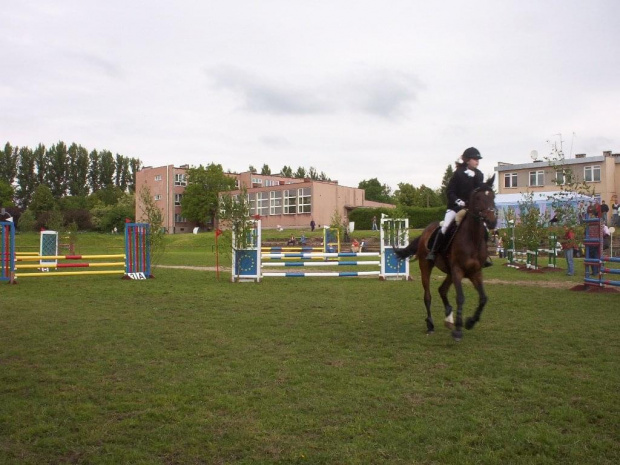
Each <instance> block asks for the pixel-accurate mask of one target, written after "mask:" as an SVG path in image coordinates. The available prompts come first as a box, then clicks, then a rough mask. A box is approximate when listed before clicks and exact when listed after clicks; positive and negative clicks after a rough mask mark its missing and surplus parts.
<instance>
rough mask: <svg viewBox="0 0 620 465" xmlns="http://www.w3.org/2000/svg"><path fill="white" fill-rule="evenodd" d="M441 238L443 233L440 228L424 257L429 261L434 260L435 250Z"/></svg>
mask: <svg viewBox="0 0 620 465" xmlns="http://www.w3.org/2000/svg"><path fill="white" fill-rule="evenodd" d="M442 239H443V234H442V232H441V229H440V230H439V231H437V234H436V235H435V240H434V241H433V245H432V246H431V250H429V251H428V255H427V256H426V259H427V260H428V261H429V262H434V261H435V253H436V251H437V247H438V246H439V245H440V244H441V241H442Z"/></svg>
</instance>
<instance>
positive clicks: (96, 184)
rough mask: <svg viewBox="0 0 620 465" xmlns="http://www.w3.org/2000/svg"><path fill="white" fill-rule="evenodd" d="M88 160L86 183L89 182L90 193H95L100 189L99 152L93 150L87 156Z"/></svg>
mask: <svg viewBox="0 0 620 465" xmlns="http://www.w3.org/2000/svg"><path fill="white" fill-rule="evenodd" d="M88 160H89V162H90V166H89V172H88V181H89V182H90V189H91V191H92V192H96V191H98V190H99V188H100V187H101V182H100V181H99V177H100V176H99V165H100V157H99V152H97V151H96V150H93V151H92V152H90V155H88Z"/></svg>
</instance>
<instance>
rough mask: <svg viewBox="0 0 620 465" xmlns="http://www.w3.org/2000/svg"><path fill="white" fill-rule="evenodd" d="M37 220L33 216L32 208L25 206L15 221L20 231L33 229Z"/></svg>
mask: <svg viewBox="0 0 620 465" xmlns="http://www.w3.org/2000/svg"><path fill="white" fill-rule="evenodd" d="M36 222H37V219H36V218H35V216H34V213H33V212H32V210H30V209H29V208H27V209H26V210H25V211H24V213H22V214H21V216H20V217H19V221H18V222H17V229H19V230H20V231H22V232H27V231H34V226H35V224H36Z"/></svg>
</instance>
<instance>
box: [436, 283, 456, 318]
mask: <svg viewBox="0 0 620 465" xmlns="http://www.w3.org/2000/svg"><path fill="white" fill-rule="evenodd" d="M450 286H452V276H451V275H447V276H446V279H444V280H443V283H441V286H439V296H440V297H441V301H442V302H443V307H444V309H445V312H446V313H445V315H446V317H445V318H444V320H443V321H444V324H445V325H446V328H448V329H454V313H453V312H452V305H450V301H449V300H448V290H449V289H450Z"/></svg>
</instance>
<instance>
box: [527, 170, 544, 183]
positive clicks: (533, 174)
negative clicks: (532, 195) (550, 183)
mask: <svg viewBox="0 0 620 465" xmlns="http://www.w3.org/2000/svg"><path fill="white" fill-rule="evenodd" d="M544 185H545V172H544V171H542V170H541V171H530V186H544Z"/></svg>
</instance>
